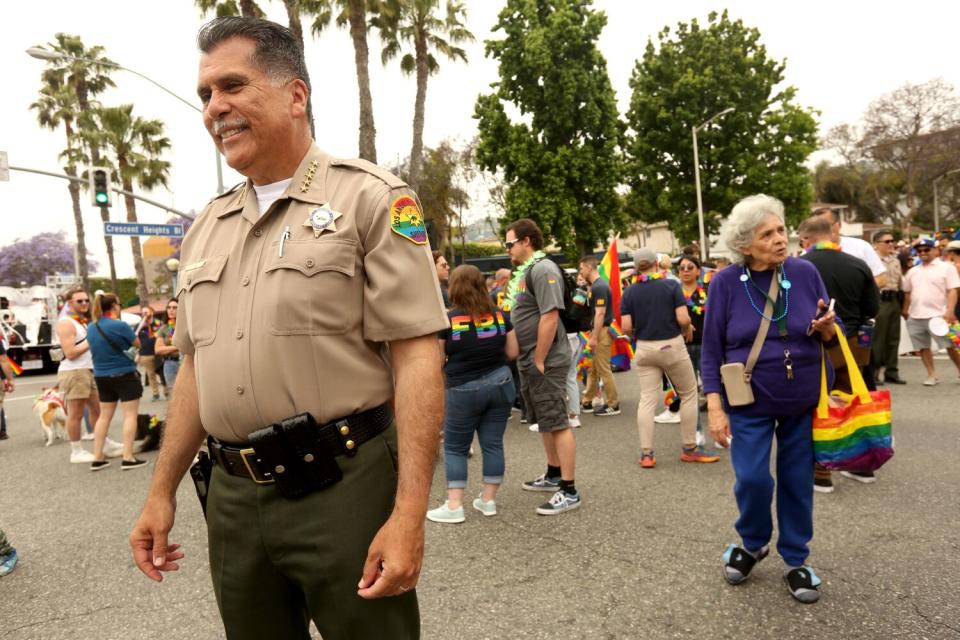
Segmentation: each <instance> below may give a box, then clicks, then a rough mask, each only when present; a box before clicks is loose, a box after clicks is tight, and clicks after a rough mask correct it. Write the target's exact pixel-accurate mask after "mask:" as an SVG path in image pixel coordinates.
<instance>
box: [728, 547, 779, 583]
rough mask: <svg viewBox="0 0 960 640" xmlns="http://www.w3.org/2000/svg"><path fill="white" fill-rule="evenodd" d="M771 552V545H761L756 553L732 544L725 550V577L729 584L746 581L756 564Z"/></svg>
mask: <svg viewBox="0 0 960 640" xmlns="http://www.w3.org/2000/svg"><path fill="white" fill-rule="evenodd" d="M769 553H770V547H769V545H764V546H763V547H760V550H759V551H757V552H756V554H752V553H750V552H749V551H747V550H746V549H743V548H741V547H738V546H737V545H735V544H731V545H730V546H729V547H727V550H726V551H724V552H723V562H724V565H723V579H724V580H726V581H727V583H729V584H741V583H743V582H746V580H747V578H749V577H750V572H751V571H753V567H754V565H756V564H757V563H758V562H760V561H761V560H763V559H764V558H766V557H767V554H769Z"/></svg>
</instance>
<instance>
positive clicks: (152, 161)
mask: <svg viewBox="0 0 960 640" xmlns="http://www.w3.org/2000/svg"><path fill="white" fill-rule="evenodd" d="M83 129H84V136H85V137H86V138H87V140H88V141H89V144H90V145H91V146H96V147H99V148H103V149H106V150H108V151H109V153H110V155H111V156H113V158H114V159H115V161H116V165H115V167H114V175H117V176H119V178H120V182H121V184H122V185H123V189H124V191H130V192H132V191H133V186H134V183H136V184H137V185H138V186H139V187H141V188H143V189H147V190H149V189H153V188H154V187H158V186H163V187H165V186H167V178H168V177H169V175H170V163H169V162H167V161H166V160H162V159H161V155H163V153H164V152H166V151H167V150H169V149H170V141H169V140H168V139H167V138H166V136H164V134H163V129H164V127H163V122H161V121H160V120H144V119H143V118H140V117H139V116H134V115H133V105H132V104H126V105H121V106H119V107H100V108H97V109H95V110H93V111H92V112H91V113H90V114H89V117H88V118H87V120H86V121H85V122H84V127H83ZM123 200H124V204H125V205H126V209H127V221H128V222H137V205H136V200H134V199H133V198H131V197H130V196H127V195H125V196H123ZM130 248H131V249H132V250H133V267H134V270H135V271H136V274H137V294H138V295H139V297H140V299H141V300H147V299H148V289H147V276H146V272H145V270H144V267H143V251H142V249H141V246H140V238H139V237H138V236H130Z"/></svg>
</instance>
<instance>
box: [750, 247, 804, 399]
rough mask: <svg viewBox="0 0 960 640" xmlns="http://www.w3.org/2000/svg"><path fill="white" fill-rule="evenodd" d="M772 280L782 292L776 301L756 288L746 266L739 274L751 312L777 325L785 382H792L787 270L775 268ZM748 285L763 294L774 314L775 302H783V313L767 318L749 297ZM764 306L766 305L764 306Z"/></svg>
mask: <svg viewBox="0 0 960 640" xmlns="http://www.w3.org/2000/svg"><path fill="white" fill-rule="evenodd" d="M772 277H774V278H780V288H781V289H782V290H783V296H782V298H781V296H777V300H771V299H770V296H769V294H768V293H767V292H766V291H764V290H763V289H761V288H760V287H759V286H757V283H756V282H754V281H753V278H751V277H750V270H749V268H747V266H746V265H744V267H743V273H741V274H740V282H742V283H743V290H744V291H746V292H747V300H749V301H750V306H751V307H753V310H754V311H756V312H757V315H758V316H760V317H761V318H764V319H766V320H769V321H771V322H775V323H776V324H777V330H778V333H779V334H780V339H781V340H782V341H783V367H784V370H785V372H786V376H787V380H793V359H792V358H791V357H790V346H789V344H788V342H789V339H790V336H789V334H788V332H787V320H786V318H787V313H789V312H790V287H791V286H792V285H791V284H790V280H788V279H787V270H786V267H784V265H782V264H781V265H780V266H779V267H777V269H776V271H774V273H773V276H772ZM750 285H753V286H754V288H756V290H757V291H759V292H760V293H762V294H763V297H764V298H766V299H767V300H769V301H770V307H771V308H772V309H773V311H774V313H776V310H777V301H778V300H780V299H782V300H783V311H781V312H780V313H779V314H776V315H774V316H773V317H772V318H768V317H767V315H766V314H765V313H764V312H763V310H762V309H760V308H759V307H757V304H756V303H755V302H754V301H753V296H752V295H750ZM764 306H766V304H764Z"/></svg>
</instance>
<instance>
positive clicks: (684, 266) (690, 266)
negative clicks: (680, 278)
mask: <svg viewBox="0 0 960 640" xmlns="http://www.w3.org/2000/svg"><path fill="white" fill-rule="evenodd" d="M696 268H697V265H695V264H682V265H680V266H679V267H677V269H679V270H680V271H694V270H696Z"/></svg>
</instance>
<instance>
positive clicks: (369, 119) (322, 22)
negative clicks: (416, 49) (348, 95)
mask: <svg viewBox="0 0 960 640" xmlns="http://www.w3.org/2000/svg"><path fill="white" fill-rule="evenodd" d="M285 1H286V0H285ZM379 4H380V3H379V2H378V0H300V5H301V7H302V8H303V10H304V11H305V12H309V13H312V14H314V15H315V16H316V17H315V19H314V21H313V26H312V27H311V32H312V33H313V35H315V36H319V35H320V32H321V31H323V29H324V28H326V27H327V26H329V25H330V23H331V22H333V21H336V24H337V26H338V27H341V28H342V27H344V26H349V28H350V38H351V39H352V40H353V58H354V62H355V64H356V66H357V86H358V88H359V90H360V141H359V150H360V157H361V158H363V159H365V160H369V161H370V162H373V163H376V162H377V128H376V127H375V126H374V124H373V97H372V96H371V95H370V69H369V66H370V65H369V60H370V50H369V49H368V48H367V16H368V15H376V12H377V10H378V9H379ZM334 14H336V16H334Z"/></svg>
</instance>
